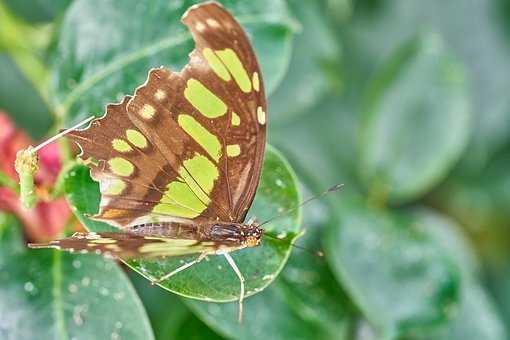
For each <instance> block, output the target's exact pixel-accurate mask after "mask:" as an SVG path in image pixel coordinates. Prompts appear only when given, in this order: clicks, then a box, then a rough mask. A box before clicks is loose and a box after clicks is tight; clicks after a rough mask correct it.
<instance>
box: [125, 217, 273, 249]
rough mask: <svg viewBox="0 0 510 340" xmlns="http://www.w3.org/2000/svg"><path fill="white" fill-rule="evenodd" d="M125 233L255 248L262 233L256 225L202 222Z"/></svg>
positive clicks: (146, 227) (167, 224) (132, 229)
mask: <svg viewBox="0 0 510 340" xmlns="http://www.w3.org/2000/svg"><path fill="white" fill-rule="evenodd" d="M125 231H126V232H129V233H133V234H137V235H141V236H148V235H150V236H154V237H161V238H171V239H185V240H196V241H199V242H214V243H217V244H218V248H221V246H226V247H232V246H234V247H238V246H248V247H252V246H256V245H258V244H259V243H260V238H261V237H262V234H263V233H264V230H263V229H262V228H259V227H258V226H257V225H256V224H241V223H232V222H210V223H208V222H204V223H202V224H194V223H189V224H188V223H178V222H159V223H145V224H140V225H136V226H132V227H129V228H128V229H126V230H125Z"/></svg>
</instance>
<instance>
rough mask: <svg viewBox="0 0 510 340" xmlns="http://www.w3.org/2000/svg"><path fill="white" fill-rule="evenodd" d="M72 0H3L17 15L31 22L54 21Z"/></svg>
mask: <svg viewBox="0 0 510 340" xmlns="http://www.w3.org/2000/svg"><path fill="white" fill-rule="evenodd" d="M71 1H72V0H36V1H34V0H3V2H4V3H5V5H6V6H7V7H8V8H9V9H10V10H11V11H12V12H13V13H14V14H16V15H17V16H19V17H21V18H23V19H25V20H26V21H29V22H31V23H43V22H48V21H52V20H54V19H55V18H57V17H58V16H59V15H60V14H62V13H63V12H64V10H65V8H66V7H67V6H68V5H69V4H70V3H71Z"/></svg>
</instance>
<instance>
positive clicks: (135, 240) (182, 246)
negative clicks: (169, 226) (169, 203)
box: [29, 232, 217, 259]
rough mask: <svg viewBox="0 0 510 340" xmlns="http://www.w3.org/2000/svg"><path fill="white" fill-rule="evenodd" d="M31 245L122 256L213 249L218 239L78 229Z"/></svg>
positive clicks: (179, 253)
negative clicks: (59, 237)
mask: <svg viewBox="0 0 510 340" xmlns="http://www.w3.org/2000/svg"><path fill="white" fill-rule="evenodd" d="M29 247H30V248H55V249H59V250H65V251H71V252H78V253H95V254H103V255H110V256H112V257H118V258H122V259H129V258H142V257H146V258H150V257H163V256H179V255H188V254H195V253H211V252H214V250H216V249H217V245H216V243H214V242H201V241H197V240H190V239H172V238H164V237H155V236H143V235H136V234H131V233H123V232H119V233H116V232H104V233H75V234H74V235H73V236H71V237H67V238H64V239H61V240H55V241H50V242H49V243H35V244H29Z"/></svg>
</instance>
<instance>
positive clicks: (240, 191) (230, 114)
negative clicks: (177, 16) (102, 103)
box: [70, 2, 266, 227]
mask: <svg viewBox="0 0 510 340" xmlns="http://www.w3.org/2000/svg"><path fill="white" fill-rule="evenodd" d="M182 21H183V22H184V24H185V25H186V26H188V28H189V29H190V31H191V33H192V36H193V39H194V40H195V44H196V48H195V50H194V51H193V52H192V53H191V54H190V61H189V63H188V64H187V65H186V66H185V67H184V69H183V70H182V71H181V72H172V71H170V70H168V69H165V68H158V69H153V70H151V71H150V72H149V77H148V80H147V82H146V83H145V84H144V85H142V86H141V87H139V88H138V89H137V90H136V92H135V94H134V96H133V97H126V98H124V100H123V101H122V102H121V103H120V104H114V105H109V106H108V107H107V113H106V115H105V116H104V117H102V118H100V119H96V120H94V121H93V122H92V123H91V126H90V127H89V128H87V129H85V130H79V131H74V132H72V133H70V137H71V138H72V139H73V140H74V141H75V142H76V143H77V144H78V145H79V146H80V148H81V149H82V154H81V158H82V159H84V160H85V161H86V162H87V163H88V165H89V166H90V167H91V174H92V177H93V178H94V179H95V180H97V181H99V182H100V190H101V203H100V210H99V213H98V214H97V215H96V216H95V218H96V219H99V220H103V221H106V222H108V223H110V224H113V225H116V226H118V227H125V226H130V225H136V224H141V223H147V222H158V221H175V220H193V221H194V222H197V221H199V220H200V219H205V220H222V221H242V220H244V217H245V215H246V213H247V210H248V208H249V207H250V205H251V202H252V200H253V197H254V195H255V191H256V188H257V186H258V182H259V177H260V171H261V166H262V160H263V155H264V148H265V133H266V132H265V129H266V113H265V112H266V101H265V95H264V87H263V83H262V79H261V77H260V69H259V66H258V63H257V60H256V57H255V53H254V51H253V49H252V47H251V44H250V42H249V40H248V38H247V37H246V34H245V33H244V31H243V30H242V28H241V26H240V25H239V24H238V23H237V22H236V20H235V19H234V18H233V17H232V16H231V15H230V14H229V13H228V12H227V11H226V10H225V9H224V8H223V7H221V5H219V4H217V3H213V2H210V3H206V4H202V5H195V6H193V7H191V8H190V9H189V10H188V11H187V12H186V13H185V14H184V16H183V18H182Z"/></svg>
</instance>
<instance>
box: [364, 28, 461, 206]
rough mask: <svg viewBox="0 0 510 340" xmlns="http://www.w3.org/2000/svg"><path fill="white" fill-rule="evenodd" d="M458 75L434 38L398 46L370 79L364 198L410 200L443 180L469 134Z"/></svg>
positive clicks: (421, 37)
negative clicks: (366, 194) (371, 195)
mask: <svg viewBox="0 0 510 340" xmlns="http://www.w3.org/2000/svg"><path fill="white" fill-rule="evenodd" d="M468 106H469V105H468V99H467V96H466V87H465V80H464V73H463V70H462V68H461V67H460V65H459V64H458V63H457V62H456V60H455V59H453V58H452V57H451V56H450V55H449V54H448V53H447V52H446V49H445V47H444V43H443V41H442V40H441V39H440V37H439V36H437V35H434V34H425V35H421V36H419V37H417V38H415V39H413V40H411V41H409V42H407V43H405V44H404V45H403V46H402V47H399V48H398V50H397V52H396V53H395V55H394V56H392V57H391V58H390V59H389V61H388V62H387V63H386V64H385V65H384V66H383V67H382V69H381V70H380V71H379V72H378V74H377V75H376V76H375V79H374V81H373V83H372V84H371V89H370V92H369V95H368V98H367V103H366V115H365V117H364V122H363V126H362V141H361V164H360V172H361V174H362V176H363V177H364V179H365V181H366V184H367V186H368V187H369V191H371V192H372V193H375V194H377V195H378V196H386V195H388V196H389V198H390V199H392V200H395V201H408V200H413V199H415V198H417V197H419V195H421V194H423V193H424V192H426V191H427V190H429V189H430V188H431V187H432V186H433V185H435V184H436V183H438V181H439V180H441V179H442V178H444V176H445V175H446V174H447V173H448V171H449V170H450V169H451V167H452V166H453V165H454V164H455V162H456V161H457V160H458V159H459V157H460V154H461V152H462V151H463V149H464V146H465V144H466V142H467V137H468V132H469V109H468Z"/></svg>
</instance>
